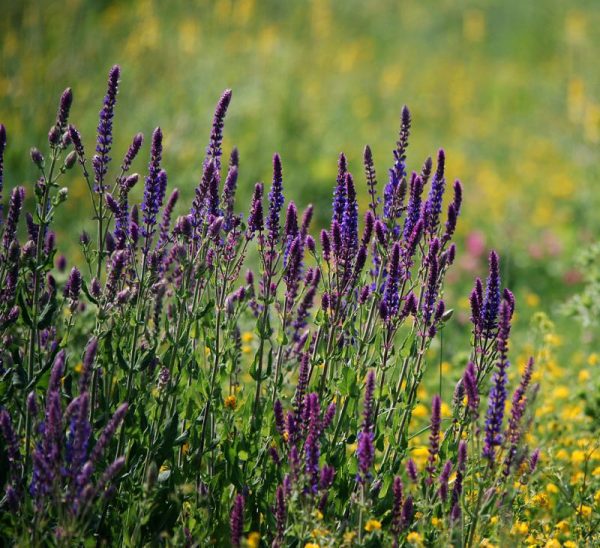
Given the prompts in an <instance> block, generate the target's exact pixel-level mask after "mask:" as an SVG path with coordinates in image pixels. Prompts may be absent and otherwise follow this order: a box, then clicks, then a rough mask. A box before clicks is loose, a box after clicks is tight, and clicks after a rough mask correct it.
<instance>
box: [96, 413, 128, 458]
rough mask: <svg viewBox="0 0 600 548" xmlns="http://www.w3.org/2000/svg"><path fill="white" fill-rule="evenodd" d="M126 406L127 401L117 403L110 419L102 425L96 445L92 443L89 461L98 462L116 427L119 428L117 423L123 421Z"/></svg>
mask: <svg viewBox="0 0 600 548" xmlns="http://www.w3.org/2000/svg"><path fill="white" fill-rule="evenodd" d="M128 408H129V405H128V404H127V403H122V404H121V405H119V407H118V408H117V410H116V411H115V413H114V414H113V416H112V417H111V419H110V420H109V421H108V424H107V425H106V426H105V427H104V430H102V433H101V434H100V437H99V438H98V441H97V442H96V445H94V449H92V453H91V455H90V459H89V460H90V462H92V463H96V462H98V460H99V459H100V457H101V456H102V455H103V454H104V452H105V451H106V448H107V447H108V444H109V443H110V441H111V440H112V438H113V436H114V435H115V432H116V431H117V428H119V425H120V424H121V423H122V422H123V419H124V418H125V415H126V414H127V409H128Z"/></svg>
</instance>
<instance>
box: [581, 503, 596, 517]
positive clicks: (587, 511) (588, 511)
mask: <svg viewBox="0 0 600 548" xmlns="http://www.w3.org/2000/svg"><path fill="white" fill-rule="evenodd" d="M577 513H578V514H580V515H581V516H583V517H584V518H589V517H590V516H591V515H592V507H591V506H587V505H585V504H582V505H581V506H579V508H578V509H577Z"/></svg>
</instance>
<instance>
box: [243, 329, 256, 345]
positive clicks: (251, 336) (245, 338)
mask: <svg viewBox="0 0 600 548" xmlns="http://www.w3.org/2000/svg"><path fill="white" fill-rule="evenodd" d="M252 339H254V333H252V331H244V332H243V333H242V342H245V343H249V342H252Z"/></svg>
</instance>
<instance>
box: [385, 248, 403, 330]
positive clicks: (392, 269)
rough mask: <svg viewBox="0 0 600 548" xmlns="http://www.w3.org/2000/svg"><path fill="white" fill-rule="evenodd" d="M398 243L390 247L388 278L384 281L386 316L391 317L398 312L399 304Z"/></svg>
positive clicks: (400, 267)
mask: <svg viewBox="0 0 600 548" xmlns="http://www.w3.org/2000/svg"><path fill="white" fill-rule="evenodd" d="M400 253H401V251H400V243H399V242H396V243H395V244H394V246H393V247H392V252H391V254H390V261H389V264H388V278H387V280H386V283H385V292H384V295H383V299H384V301H385V305H386V309H387V313H388V317H390V318H393V317H394V316H396V314H397V313H398V307H399V305H400V295H399V294H398V291H399V290H400V277H401V275H402V266H401V263H400Z"/></svg>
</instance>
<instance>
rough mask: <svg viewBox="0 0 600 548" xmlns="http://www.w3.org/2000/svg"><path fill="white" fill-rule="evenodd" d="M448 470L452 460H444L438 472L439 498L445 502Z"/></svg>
mask: <svg viewBox="0 0 600 548" xmlns="http://www.w3.org/2000/svg"><path fill="white" fill-rule="evenodd" d="M450 472H452V461H449V460H448V461H446V464H444V468H442V471H441V473H440V478H439V481H440V488H439V489H438V493H439V495H440V499H442V502H446V500H448V480H449V479H450Z"/></svg>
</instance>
